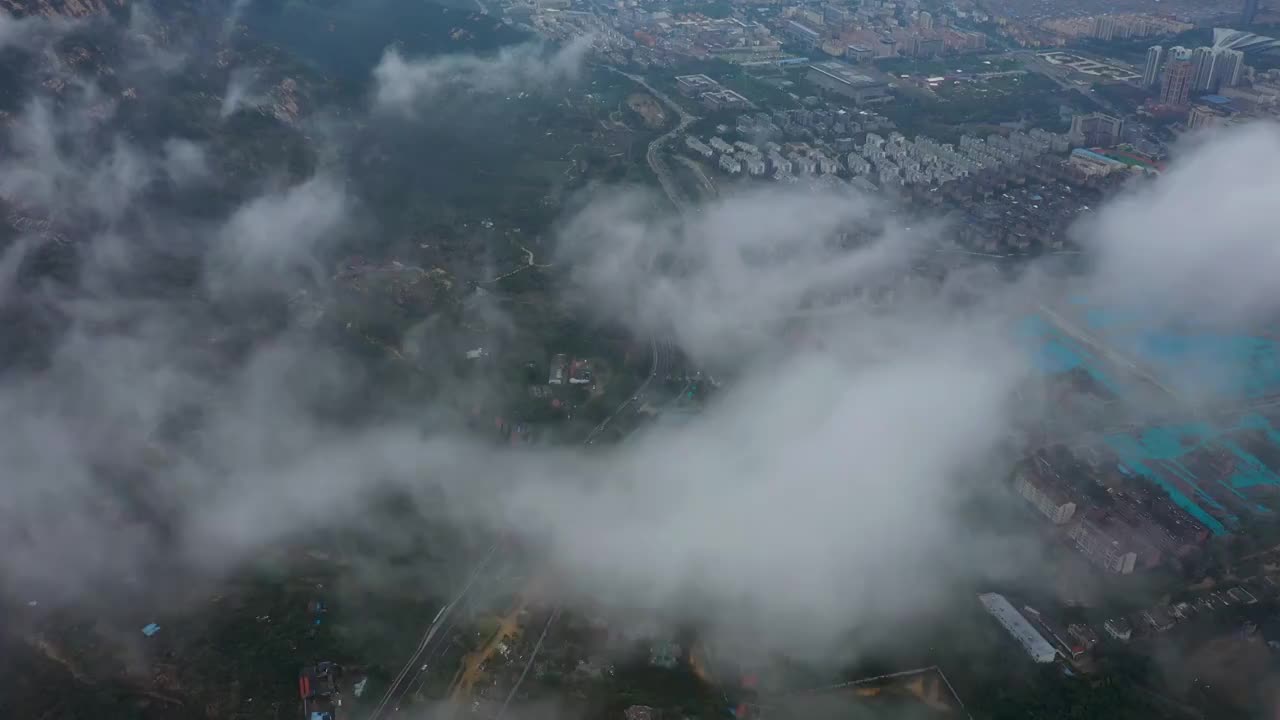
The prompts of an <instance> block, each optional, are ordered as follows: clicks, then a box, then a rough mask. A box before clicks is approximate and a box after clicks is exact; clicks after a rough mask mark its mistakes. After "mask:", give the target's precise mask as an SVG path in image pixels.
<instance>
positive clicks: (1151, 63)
mask: <svg viewBox="0 0 1280 720" xmlns="http://www.w3.org/2000/svg"><path fill="white" fill-rule="evenodd" d="M1162 60H1164V48H1163V47H1161V46H1159V45H1152V46H1151V47H1149V48H1147V64H1146V65H1145V66H1143V69H1142V86H1143V87H1154V86H1155V84H1156V81H1158V80H1159V79H1160V62H1161V61H1162Z"/></svg>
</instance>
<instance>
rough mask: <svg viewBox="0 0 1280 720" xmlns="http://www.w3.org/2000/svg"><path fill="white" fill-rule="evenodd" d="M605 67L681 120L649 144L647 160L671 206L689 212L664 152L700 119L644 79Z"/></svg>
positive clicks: (685, 199)
mask: <svg viewBox="0 0 1280 720" xmlns="http://www.w3.org/2000/svg"><path fill="white" fill-rule="evenodd" d="M605 67H607V68H609V69H610V70H612V71H613V72H616V73H618V74H619V75H621V76H623V77H625V78H627V79H629V80H631V81H632V82H634V83H636V84H637V85H640V86H641V87H643V88H644V89H645V90H648V91H649V92H650V93H651V94H652V95H653V96H654V97H656V98H658V99H659V100H661V101H662V104H663V105H666V106H667V107H669V108H671V110H672V111H673V112H675V113H676V115H677V116H678V117H679V118H680V122H679V123H678V124H677V125H676V126H675V127H674V128H672V129H670V130H668V131H667V132H666V133H663V134H662V135H660V136H659V137H658V138H657V139H655V140H654V141H653V142H651V143H649V150H648V152H646V153H645V160H646V161H647V162H648V163H649V169H650V170H652V171H653V174H654V175H655V176H657V178H658V184H660V185H661V186H662V192H664V193H666V195H667V198H668V199H670V200H671V204H672V205H675V206H676V208H677V209H678V210H680V211H681V212H685V211H687V210H688V209H689V206H690V202H689V198H687V197H685V194H684V193H683V192H682V191H681V190H680V188H679V186H677V185H676V181H675V178H673V177H672V176H671V168H669V167H667V161H666V159H665V158H663V157H662V152H663V150H664V149H665V148H666V145H667V143H668V142H671V139H672V138H674V137H675V136H677V135H679V134H681V133H683V132H684V131H685V130H686V129H687V128H688V127H689V126H690V125H692V124H693V123H694V121H696V120H697V119H698V116H696V115H691V114H690V113H689V112H688V111H686V110H685V109H684V108H683V107H681V106H680V105H679V104H678V103H676V102H674V101H673V100H672V99H671V98H669V97H667V95H666V94H665V93H663V92H662V91H660V90H657V89H656V88H654V87H653V86H652V85H650V84H649V83H648V81H646V80H645V79H644V78H643V77H641V76H639V75H633V74H631V73H627V72H623V71H621V70H619V69H618V68H616V67H613V66H612V65H606V66H605Z"/></svg>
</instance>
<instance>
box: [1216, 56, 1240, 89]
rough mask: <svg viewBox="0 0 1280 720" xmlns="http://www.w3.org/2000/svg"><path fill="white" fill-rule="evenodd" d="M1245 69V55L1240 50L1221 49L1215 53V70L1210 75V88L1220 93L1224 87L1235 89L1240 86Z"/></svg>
mask: <svg viewBox="0 0 1280 720" xmlns="http://www.w3.org/2000/svg"><path fill="white" fill-rule="evenodd" d="M1243 68H1244V53H1242V52H1240V51H1239V50H1230V49H1227V48H1219V49H1217V50H1215V51H1214V53H1213V69H1212V71H1211V72H1210V73H1209V87H1208V89H1209V90H1211V91H1213V92H1218V91H1219V90H1221V89H1222V88H1224V87H1235V86H1236V85H1238V84H1240V73H1241V72H1242V71H1243Z"/></svg>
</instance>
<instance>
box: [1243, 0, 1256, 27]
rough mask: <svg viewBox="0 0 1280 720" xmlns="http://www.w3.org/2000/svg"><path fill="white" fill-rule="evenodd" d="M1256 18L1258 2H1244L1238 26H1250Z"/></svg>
mask: <svg viewBox="0 0 1280 720" xmlns="http://www.w3.org/2000/svg"><path fill="white" fill-rule="evenodd" d="M1257 16H1258V0H1244V8H1243V9H1241V11H1240V24H1241V25H1252V24H1253V20H1254V18H1256V17H1257Z"/></svg>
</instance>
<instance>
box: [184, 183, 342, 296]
mask: <svg viewBox="0 0 1280 720" xmlns="http://www.w3.org/2000/svg"><path fill="white" fill-rule="evenodd" d="M349 211H350V200H349V198H348V196H347V194H346V192H345V191H344V190H343V188H342V186H341V185H340V184H339V183H338V181H336V180H335V179H333V178H331V177H328V176H324V175H317V176H314V177H311V178H309V179H307V180H305V181H303V182H301V183H298V184H295V185H291V186H288V187H285V188H282V189H277V190H273V191H271V192H268V193H266V194H263V195H260V196H258V197H255V198H253V199H252V200H250V201H249V202H247V203H245V204H244V205H242V206H240V207H239V208H237V209H236V211H235V212H234V213H233V214H232V215H231V217H229V218H228V219H227V221H226V222H225V223H224V225H223V227H222V228H221V229H220V230H219V231H218V233H217V237H216V239H215V245H214V247H213V248H212V251H211V252H210V255H209V260H210V264H209V278H210V282H211V283H212V289H213V291H214V292H215V293H223V292H229V291H232V290H234V289H244V288H247V287H255V288H265V287H270V286H272V285H280V286H284V287H288V286H289V285H290V283H289V282H288V278H287V274H288V273H291V272H297V271H300V270H301V271H303V272H307V273H313V272H317V271H318V269H317V268H316V267H315V261H316V259H317V254H318V253H319V252H320V251H321V250H324V249H325V248H327V247H328V246H329V244H330V243H331V242H332V241H333V240H334V239H335V238H336V234H337V233H338V232H339V231H340V230H341V229H342V227H343V224H344V222H345V221H346V220H347V219H348V213H349Z"/></svg>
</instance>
